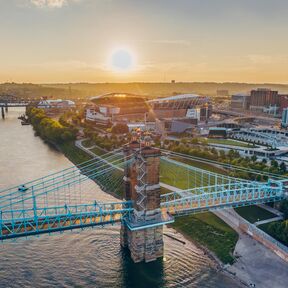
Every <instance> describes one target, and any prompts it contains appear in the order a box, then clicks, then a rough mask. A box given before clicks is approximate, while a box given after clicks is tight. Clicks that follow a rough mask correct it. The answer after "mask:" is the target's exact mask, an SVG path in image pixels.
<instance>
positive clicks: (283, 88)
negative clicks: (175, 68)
mask: <svg viewBox="0 0 288 288" xmlns="http://www.w3.org/2000/svg"><path fill="white" fill-rule="evenodd" d="M255 88H271V89H275V90H278V91H279V92H281V93H287V94H288V84H267V83H266V84H265V83H259V84H248V83H228V82H227V83H214V82H186V83H184V82H183V83H181V82H179V83H143V82H141V83H140V82H139V83H71V84H25V83H24V84H17V83H3V84H0V95H1V94H3V93H8V94H14V95H17V96H21V97H43V96H47V97H49V98H64V99H65V98H67V99H68V98H71V99H76V98H88V97H91V96H97V95H102V94H106V93H112V92H122V93H135V94H138V95H143V96H145V97H148V98H155V97H162V96H169V95H175V94H180V93H197V94H201V95H207V96H212V97H214V96H216V91H217V90H226V89H227V90H228V91H229V94H230V95H231V94H233V93H237V92H246V91H250V90H251V89H255ZM0 97H1V96H0Z"/></svg>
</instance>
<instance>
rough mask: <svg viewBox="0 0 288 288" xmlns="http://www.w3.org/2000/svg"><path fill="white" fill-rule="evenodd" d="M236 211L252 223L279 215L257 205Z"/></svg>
mask: <svg viewBox="0 0 288 288" xmlns="http://www.w3.org/2000/svg"><path fill="white" fill-rule="evenodd" d="M235 211H236V212H237V213H238V214H239V215H240V216H242V217H243V218H244V219H246V220H248V221H249V222H251V223H255V222H257V221H261V220H266V219H269V218H273V217H276V216H277V215H275V214H273V213H271V212H269V211H267V210H265V209H263V208H261V207H258V206H255V205H252V206H246V207H239V208H236V209H235Z"/></svg>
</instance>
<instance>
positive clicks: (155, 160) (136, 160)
mask: <svg viewBox="0 0 288 288" xmlns="http://www.w3.org/2000/svg"><path fill="white" fill-rule="evenodd" d="M131 154H133V156H134V157H133V160H132V161H130V162H129V161H128V164H127V165H126V167H125V169H124V183H125V198H126V200H132V201H133V208H134V210H133V213H132V214H130V216H129V218H126V219H124V221H123V222H122V226H121V237H120V239H121V246H122V247H127V248H128V249H129V250H130V253H131V258H132V259H133V261H134V262H136V263H137V262H141V261H145V262H150V261H154V260H156V259H157V258H160V257H163V253H164V243H163V225H164V224H167V223H171V222H173V221H172V219H170V218H169V219H167V217H164V218H165V219H163V216H162V213H161V209H160V193H161V192H160V184H159V173H160V150H159V149H155V148H152V147H151V139H150V137H149V136H146V137H145V139H144V143H143V142H142V143H140V142H139V141H137V139H136V137H135V135H133V136H132V141H131V143H130V144H129V146H127V147H125V148H124V155H125V157H127V158H128V157H129V156H131Z"/></svg>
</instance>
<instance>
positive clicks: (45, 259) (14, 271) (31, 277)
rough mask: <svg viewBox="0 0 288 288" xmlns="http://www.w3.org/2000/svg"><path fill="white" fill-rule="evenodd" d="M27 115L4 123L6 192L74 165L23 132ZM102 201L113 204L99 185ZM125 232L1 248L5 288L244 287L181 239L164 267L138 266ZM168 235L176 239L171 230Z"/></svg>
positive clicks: (0, 133)
mask: <svg viewBox="0 0 288 288" xmlns="http://www.w3.org/2000/svg"><path fill="white" fill-rule="evenodd" d="M23 111H24V110H21V109H16V108H14V109H10V110H9V112H8V115H6V116H7V117H6V119H5V120H2V119H1V120H0V140H1V141H0V190H1V189H3V188H5V187H9V186H11V185H18V184H21V183H23V182H27V181H29V180H32V179H35V178H38V177H42V176H44V175H46V174H49V173H51V172H55V171H58V170H61V169H63V168H66V167H69V166H71V165H72V163H71V162H70V161H69V160H68V159H67V158H65V157H64V156H63V154H61V153H59V152H57V151H56V150H55V149H53V148H51V147H49V146H48V145H47V144H45V143H44V142H43V141H42V140H41V139H40V138H39V137H35V136H34V132H33V130H32V127H31V126H21V124H20V121H19V120H18V119H17V117H18V116H19V115H20V114H21V112H22V113H23ZM95 191H96V192H95V193H96V194H97V200H100V201H101V200H102V201H107V200H113V197H112V196H110V195H107V194H106V193H104V192H103V191H101V190H100V189H99V188H98V187H97V186H96V184H95ZM119 229H120V227H119V226H107V227H105V228H94V229H87V230H83V231H76V232H75V231H73V232H65V233H62V234H61V233H55V234H53V235H41V236H39V237H30V238H28V239H17V240H13V241H12V240H11V241H7V242H4V243H0V253H1V257H0V287H1V288H2V287H5V288H6V287H13V288H14V287H107V288H108V287H119V288H120V287H121V288H122V287H123V288H124V287H135V288H136V287H137V288H138V287H139V288H141V287H143V288H144V287H149V288H153V287H201V288H202V287H207V288H208V287H211V288H212V287H213V288H217V287H219V288H220V287H221V288H226V287H227V288H228V287H236V288H237V287H240V285H239V284H238V283H235V281H233V280H231V279H230V278H228V277H227V276H225V275H223V274H222V273H220V272H217V270H216V268H215V264H214V262H213V261H212V260H211V259H209V257H208V256H207V255H205V254H204V253H203V252H202V250H200V249H198V248H197V247H195V245H193V244H192V243H191V242H189V241H187V240H186V239H184V237H183V236H182V235H181V234H179V233H177V234H175V235H176V237H177V238H179V239H181V240H183V241H185V243H186V244H182V243H180V242H178V241H175V240H173V239H171V238H169V237H167V236H164V242H165V257H164V260H163V261H156V262H153V263H149V264H145V263H140V264H134V263H133V262H132V261H131V259H130V257H129V255H128V254H127V252H125V251H122V249H121V248H120V245H119V241H120V239H119ZM165 233H170V234H174V233H176V232H175V231H174V230H173V229H168V228H165Z"/></svg>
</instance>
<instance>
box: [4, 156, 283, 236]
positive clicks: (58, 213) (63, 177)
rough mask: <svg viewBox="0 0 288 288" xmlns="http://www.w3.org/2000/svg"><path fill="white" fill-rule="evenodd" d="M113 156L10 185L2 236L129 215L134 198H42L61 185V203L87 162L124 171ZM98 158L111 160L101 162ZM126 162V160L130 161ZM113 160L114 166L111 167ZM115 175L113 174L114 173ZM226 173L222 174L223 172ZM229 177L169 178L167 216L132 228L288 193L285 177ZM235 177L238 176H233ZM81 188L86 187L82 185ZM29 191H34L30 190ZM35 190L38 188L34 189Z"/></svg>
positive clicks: (97, 169)
mask: <svg viewBox="0 0 288 288" xmlns="http://www.w3.org/2000/svg"><path fill="white" fill-rule="evenodd" d="M108 154H110V153H108ZM108 154H107V155H108ZM107 155H106V156H107ZM116 156H117V155H116ZM111 157H112V156H109V157H108V158H106V159H102V158H101V157H99V158H100V159H101V160H100V159H98V160H97V159H92V160H89V161H88V162H87V163H85V165H84V164H83V165H79V166H78V167H71V168H68V169H65V170H63V171H60V172H58V173H55V175H54V174H52V175H50V176H47V177H43V178H41V179H40V180H35V181H32V182H29V183H27V184H26V186H25V187H26V188H29V190H28V191H27V192H19V191H18V192H17V191H15V189H16V190H17V187H14V188H11V189H8V190H6V192H7V193H8V194H3V195H1V202H0V240H4V239H9V238H15V237H23V236H29V235H36V234H41V233H52V232H56V231H64V230H72V229H77V228H78V229H79V228H81V229H82V228H85V227H91V226H97V225H100V226H104V225H107V224H113V223H117V222H120V221H122V220H125V219H127V218H129V217H130V212H131V211H132V210H133V209H132V207H133V203H132V202H129V201H128V202H127V201H124V202H115V203H97V202H96V201H95V202H93V203H90V204H79V202H76V203H73V204H72V205H67V203H66V202H64V203H63V202H62V203H61V205H62V206H61V205H59V204H58V205H57V206H56V204H54V206H53V205H52V206H50V205H48V202H45V201H44V202H41V201H43V200H44V199H43V196H44V195H45V194H46V195H47V193H50V194H51V193H52V196H53V194H54V193H55V191H57V193H58V194H55V197H56V198H55V199H54V200H56V201H55V203H59V199H60V200H61V195H62V194H61V191H62V193H66V192H67V191H66V192H65V189H64V190H61V189H62V188H65V187H68V189H70V188H72V187H73V185H74V184H75V182H77V183H78V182H79V183H78V184H79V185H80V184H81V183H82V182H83V181H84V180H85V179H86V178H87V177H86V176H85V177H84V178H83V179H82V178H81V171H80V170H79V168H80V167H82V166H83V168H84V167H85V173H84V175H92V176H93V177H95V175H98V174H99V175H98V176H101V175H104V174H105V173H107V172H111V169H113V170H115V171H119V170H121V171H122V168H120V167H119V165H118V162H117V161H119V160H115V159H114V160H113V161H112V159H113V158H112V159H111ZM113 157H115V155H114V156H113ZM117 157H119V156H117ZM118 159H119V158H118ZM104 160H105V161H104ZM95 161H96V163H102V164H103V163H104V164H105V165H104V166H103V165H100V166H99V165H98V166H97V165H96V166H95V165H94V164H95ZM97 161H98V162H97ZM110 161H111V162H110ZM115 161H116V162H115ZM129 161H130V160H129ZM91 163H92V164H91ZM93 163H94V164H93ZM116 163H117V164H116ZM170 163H173V165H184V164H183V163H180V162H177V161H174V160H170ZM177 163H178V164H177ZM122 164H125V162H124V163H122ZM107 166H109V167H110V168H109V169H108V168H107ZM83 168H81V170H83ZM87 169H88V170H87ZM191 169H195V171H196V170H197V171H199V170H201V169H199V168H195V167H194V168H193V167H191ZM203 171H205V170H202V173H204V172H203ZM82 172H83V171H82ZM205 173H207V174H209V176H211V175H212V176H213V175H214V176H215V175H217V174H216V173H212V172H209V171H205ZM109 175H110V174H108V177H110V176H109ZM220 176H221V177H222V175H219V177H220ZM226 178H227V179H226V180H228V181H226V180H225V179H224V180H225V181H226V182H225V181H224V182H222V183H219V182H217V181H216V182H210V185H209V184H208V185H207V184H206V185H204V182H203V184H202V185H203V186H202V187H196V188H193V189H186V190H180V189H178V188H177V189H175V187H172V186H170V185H167V184H164V185H165V186H166V187H168V189H171V187H172V191H173V192H171V193H167V194H163V195H161V206H160V207H161V210H162V215H161V219H157V220H156V221H151V222H147V221H146V222H145V223H139V225H138V226H137V227H132V228H131V229H134V230H139V229H143V228H146V227H153V226H159V225H163V224H165V223H168V222H169V223H171V222H172V221H173V217H172V216H181V215H185V214H190V213H200V212H204V211H211V210H215V209H224V208H231V207H237V206H244V205H254V204H261V203H266V202H270V201H275V200H280V199H282V198H284V197H285V196H287V195H285V189H286V186H285V181H284V180H269V181H268V182H267V183H263V182H255V181H254V182H253V181H251V182H250V181H247V180H241V181H240V179H235V178H231V177H230V178H229V177H226ZM75 179H76V180H77V181H76V180H75ZM81 179H82V180H81ZM87 179H88V178H87ZM230 179H232V180H233V181H232V180H231V181H230ZM108 180H109V179H107V181H108ZM84 182H85V181H84ZM211 184H213V185H211ZM51 185H52V186H51ZM165 186H164V187H165ZM77 187H78V186H77ZM36 188H37V189H36ZM78 188H79V189H81V186H79V187H78ZM82 188H83V187H82ZM38 190H39V191H38ZM4 192H5V191H4ZM36 192H37V193H36ZM2 193H3V191H2ZM19 193H20V194H19ZM25 193H28V194H27V195H26V194H25ZM29 193H32V194H31V195H30V194H29ZM18 194H19V195H18ZM24 196H25V197H24ZM23 197H24V198H23ZM2 198H3V199H2ZM65 199H66V198H65ZM46 200H47V199H46ZM43 203H44V204H43ZM45 203H46V204H45ZM43 205H44V206H43Z"/></svg>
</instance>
